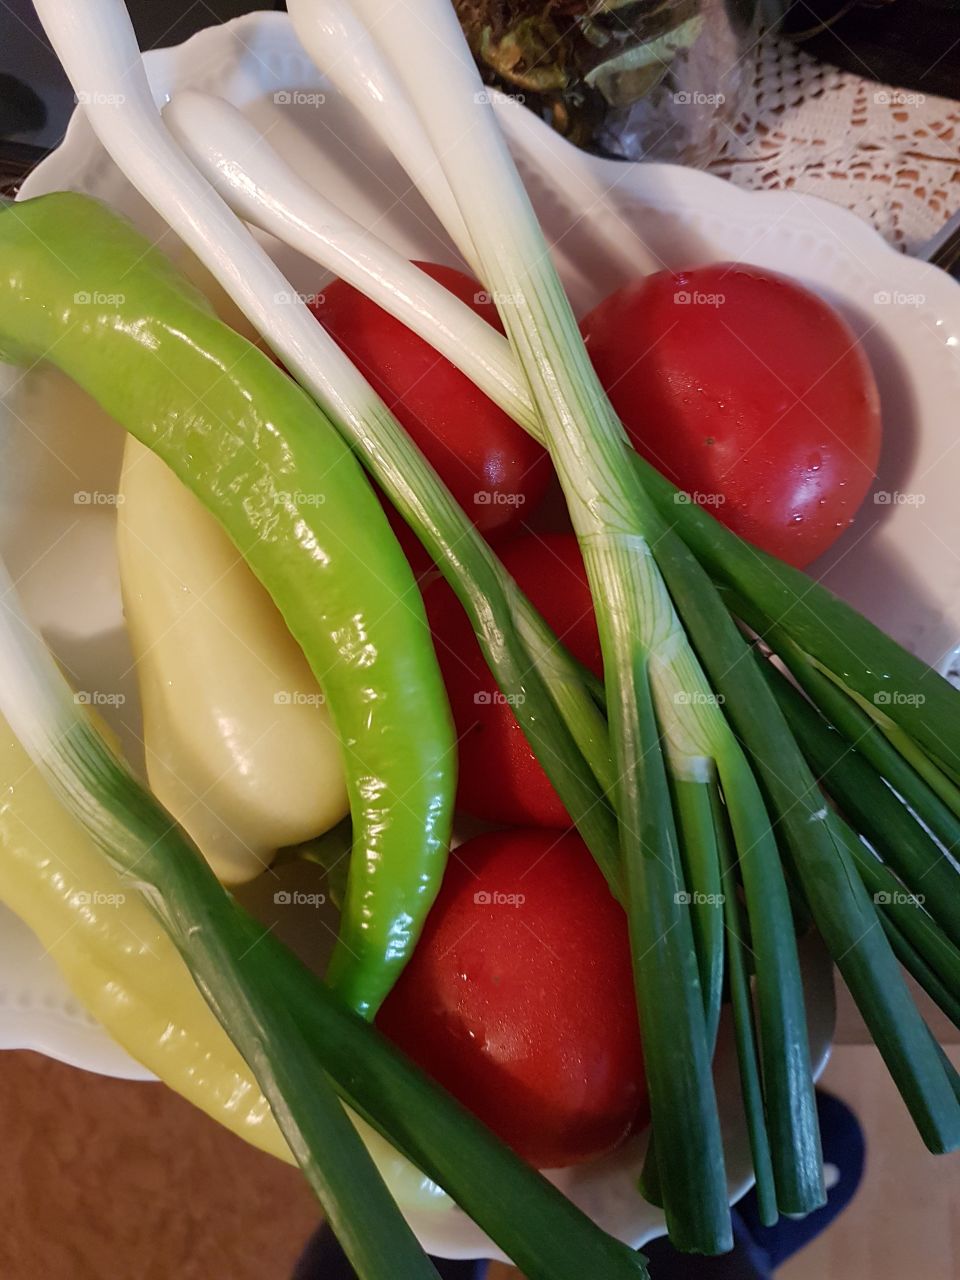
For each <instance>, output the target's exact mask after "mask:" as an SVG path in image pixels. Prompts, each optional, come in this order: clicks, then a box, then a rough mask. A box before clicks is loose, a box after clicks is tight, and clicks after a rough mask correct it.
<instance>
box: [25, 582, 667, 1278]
mask: <svg viewBox="0 0 960 1280" xmlns="http://www.w3.org/2000/svg"><path fill="white" fill-rule="evenodd" d="M0 597H2V599H3V608H2V609H0V675H2V679H0V711H2V713H3V714H4V715H5V716H6V718H7V720H8V721H9V723H10V725H11V727H12V729H13V730H14V732H15V733H16V734H17V736H18V738H19V739H20V741H21V742H22V743H23V745H24V747H25V748H26V750H27V751H28V753H29V754H30V756H31V757H32V758H33V759H34V761H35V762H36V764H37V765H38V766H39V767H40V768H41V769H42V770H43V772H44V774H45V776H46V777H47V778H48V780H49V781H50V783H51V785H52V786H53V788H54V790H55V791H56V793H57V795H58V796H59V798H60V799H61V800H62V802H63V803H64V805H65V807H66V808H67V809H68V810H69V811H70V812H71V813H72V814H73V815H74V817H76V818H77V819H78V820H79V821H80V822H81V823H82V825H83V826H84V827H85V828H86V829H87V831H88V832H89V833H90V835H91V836H92V837H93V838H94V840H95V841H96V842H97V843H98V845H99V846H100V847H101V848H102V849H103V851H104V853H105V856H107V857H108V858H109V859H110V861H111V862H112V864H113V865H114V866H115V867H116V868H117V869H118V870H119V871H121V872H122V873H124V875H125V876H126V877H128V878H129V879H130V880H131V881H132V883H133V884H134V885H135V886H136V888H137V890H138V891H139V892H140V893H142V894H143V896H144V897H145V899H146V900H147V902H148V903H149V904H150V905H151V906H152V907H153V909H154V910H155V911H156V913H157V915H158V916H159V918H160V920H161V923H162V924H163V925H164V927H165V929H166V930H167V932H168V933H169V934H170V936H171V937H172V938H173V940H174V941H175V943H176V945H177V947H178V948H179V950H180V951H181V953H182V955H183V957H184V960H185V961H186V963H187V964H188V966H189V967H190V970H191V973H192V974H193V975H194V979H195V981H196V982H197V985H198V987H199V988H200V990H201V992H202V993H203V995H204V997H205V999H206V1000H207V1002H208V1003H209V1004H210V1007H211V1008H212V1010H213V1012H214V1013H215V1015H216V1016H217V1018H218V1020H219V1021H220V1022H221V1023H222V1025H223V1026H224V1028H225V1030H226V1031H227V1033H228V1035H230V1037H231V1039H232V1040H233V1041H234V1043H235V1044H236V1046H237V1048H238V1049H239V1050H240V1052H241V1053H242V1054H243V1056H244V1057H245V1059H246V1060H247V1062H248V1063H249V1064H250V1066H251V1069H252V1070H253V1071H254V1073H255V1075H256V1077H257V1080H258V1082H259V1084H260V1086H261V1088H262V1089H263V1090H264V1093H265V1095H266V1097H267V1098H268V1100H269V1102H270V1104H271V1107H272V1108H273V1110H274V1113H275V1115H276V1117H277V1120H278V1122H279V1124H280V1126H281V1128H282V1130H283V1132H284V1135H285V1136H286V1138H287V1140H288V1142H289V1143H290V1146H291V1149H292V1151H293V1152H294V1154H295V1156H296V1157H297V1159H298V1161H299V1162H300V1164H301V1166H302V1168H303V1169H304V1172H305V1174H306V1176H307V1178H308V1180H309V1181H310V1184H311V1186H312V1187H313V1188H314V1190H315V1191H316V1193H317V1195H318V1197H319V1198H320V1200H321V1203H322V1204H323V1205H324V1209H325V1211H326V1212H327V1214H328V1216H329V1218H330V1221H331V1223H332V1225H333V1226H334V1228H335V1230H336V1231H337V1233H338V1235H339V1236H340V1239H341V1242H342V1243H343V1245H344V1248H345V1251H346V1252H347V1254H348V1256H349V1257H350V1259H351V1261H352V1263H353V1265H354V1266H355V1268H356V1270H357V1272H358V1274H359V1275H360V1276H361V1277H363V1280H406V1278H407V1277H410V1278H411V1280H413V1278H414V1277H416V1278H418V1280H419V1278H421V1277H422V1278H423V1280H426V1278H427V1277H434V1280H436V1272H435V1270H434V1268H433V1266H432V1265H431V1264H430V1262H429V1260H428V1259H427V1258H426V1257H425V1255H424V1254H423V1252H422V1250H421V1249H420V1247H419V1245H418V1244H417V1242H416V1240H415V1238H414V1236H413V1235H412V1233H411V1232H410V1230H409V1228H408V1227H407V1225H406V1223H405V1222H404V1220H403V1218H402V1216H401V1215H400V1212H399V1210H398V1209H397V1206H396V1204H395V1203H394V1201H393V1200H392V1198H391V1197H390V1195H389V1193H388V1191H387V1190H386V1188H385V1186H384V1185H383V1182H382V1180H381V1178H380V1174H379V1173H378V1172H377V1170H376V1167H375V1166H374V1164H373V1162H372V1161H371V1159H370V1157H369V1156H368V1155H367V1152H366V1149H365V1148H364V1146H363V1144H362V1142H361V1140H360V1138H359V1136H358V1135H357V1133H356V1131H355V1129H354V1128H353V1126H352V1125H351V1124H350V1122H349V1120H348V1118H347V1116H346V1114H345V1113H344V1111H343V1109H342V1108H341V1107H340V1106H339V1105H338V1104H336V1103H335V1101H334V1100H333V1097H332V1095H331V1093H330V1084H329V1083H328V1077H329V1079H330V1080H331V1081H332V1083H333V1086H334V1088H335V1089H336V1091H337V1092H338V1093H339V1094H340V1096H341V1097H342V1098H343V1099H345V1100H346V1101H348V1102H350V1103H351V1104H354V1105H355V1109H356V1110H357V1111H358V1112H359V1113H360V1114H362V1115H363V1116H364V1117H365V1118H366V1119H368V1120H369V1121H370V1123H372V1124H374V1125H375V1126H376V1127H377V1128H378V1129H379V1130H380V1132H381V1133H383V1134H384V1135H385V1136H386V1137H388V1139H389V1140H390V1141H392V1142H394V1143H395V1145H396V1146H397V1147H398V1148H399V1149H400V1150H402V1151H404V1152H406V1153H409V1154H410V1156H411V1158H413V1159H414V1160H416V1161H417V1163H418V1164H419V1165H420V1167H421V1168H422V1169H424V1171H426V1172H427V1173H428V1174H429V1175H430V1176H431V1177H433V1178H434V1179H435V1181H437V1182H438V1183H439V1184H440V1185H441V1186H443V1187H444V1189H445V1190H447V1191H448V1192H449V1193H450V1194H451V1195H452V1196H453V1197H454V1198H455V1199H456V1201H457V1203H458V1204H459V1205H460V1206H461V1208H463V1209H464V1210H465V1211H466V1212H467V1213H470V1214H471V1215H472V1216H473V1217H474V1218H475V1220H476V1221H477V1223H478V1224H479V1225H480V1226H481V1227H482V1228H483V1229H484V1230H486V1231H487V1232H489V1234H490V1235H491V1236H492V1237H493V1238H494V1239H495V1240H496V1241H497V1242H498V1243H499V1244H500V1246H501V1247H502V1248H503V1249H505V1250H506V1251H507V1252H508V1253H510V1254H511V1256H513V1257H514V1258H515V1259H516V1260H517V1261H518V1262H519V1263H520V1264H521V1265H522V1266H523V1267H524V1270H525V1271H526V1272H527V1273H528V1275H529V1276H530V1277H531V1280H582V1278H583V1277H584V1276H589V1275H596V1276H600V1275H602V1276H604V1277H609V1280H643V1277H645V1276H646V1269H645V1267H644V1264H643V1258H642V1256H641V1255H640V1254H637V1253H635V1252H634V1251H633V1250H631V1249H629V1248H627V1247H626V1246H625V1245H622V1244H619V1243H618V1242H617V1241H615V1240H613V1239H612V1238H611V1237H610V1236H608V1235H606V1234H605V1233H604V1232H602V1231H601V1230H600V1229H599V1228H598V1227H595V1226H594V1225H593V1223H592V1222H590V1220H589V1219H588V1218H587V1217H586V1216H585V1215H583V1214H582V1213H581V1212H580V1210H578V1209H577V1208H576V1207H575V1206H574V1205H573V1204H572V1203H571V1202H570V1201H568V1200H567V1199H566V1198H565V1197H564V1196H563V1195H562V1194H561V1193H560V1192H559V1191H557V1190H556V1189H555V1188H554V1187H553V1186H552V1185H551V1184H550V1183H548V1182H547V1181H546V1180H545V1179H544V1178H543V1177H542V1176H541V1175H540V1174H538V1173H537V1172H536V1171H535V1170H533V1169H532V1168H530V1167H529V1166H528V1165H526V1164H524V1163H523V1162H522V1161H521V1160H519V1159H518V1158H517V1157H516V1156H514V1155H513V1154H512V1153H511V1152H510V1151H509V1150H508V1149H507V1148H506V1147H504V1146H503V1144H502V1143H500V1142H499V1141H498V1140H497V1139H496V1138H494V1136H493V1135H492V1134H491V1133H490V1132H489V1131H488V1130H487V1129H485V1128H484V1126H483V1125H482V1124H480V1122H479V1121H477V1120H476V1119H474V1118H473V1117H472V1116H471V1115H470V1114H469V1113H468V1112H466V1111H465V1110H464V1109H463V1108H462V1107H461V1106H460V1105H459V1104H458V1103H456V1102H454V1100H453V1099H452V1098H450V1097H449V1095H447V1094H446V1093H444V1092H443V1090H441V1089H439V1088H438V1087H437V1086H435V1085H433V1084H432V1083H431V1082H430V1081H429V1080H427V1079H426V1077H424V1076H423V1075H422V1073H421V1072H420V1071H419V1070H418V1069H417V1068H415V1067H414V1066H413V1065H412V1064H411V1063H409V1062H408V1061H406V1060H405V1059H404V1058H403V1057H402V1055H401V1054H399V1053H398V1052H397V1051H395V1050H393V1049H392V1048H391V1047H390V1046H389V1045H388V1044H387V1043H386V1041H384V1040H383V1039H382V1037H381V1036H380V1035H379V1033H378V1032H376V1031H375V1030H374V1029H373V1028H372V1027H370V1026H369V1025H368V1024H367V1023H366V1022H365V1021H364V1020H363V1019H362V1018H360V1017H358V1016H357V1015H355V1014H353V1013H352V1012H350V1011H349V1010H347V1009H346V1008H345V1007H344V1006H343V1005H341V1004H340V1003H339V1001H338V1000H337V998H336V997H335V996H334V995H333V993H332V992H331V991H330V990H329V989H328V988H327V987H325V986H324V985H323V984H322V983H321V982H320V981H319V980H318V979H317V978H316V977H315V976H313V975H312V974H310V973H309V972H308V970H306V969H305V968H304V967H303V966H302V965H301V964H300V962H299V961H298V960H297V959H296V957H295V956H294V955H293V954H292V953H291V952H290V951H289V950H288V949H287V948H286V947H284V946H283V944H281V943H280V942H278V941H277V940H276V939H275V938H274V937H273V936H272V934H271V933H270V932H269V931H268V930H264V929H263V927H262V926H260V925H259V924H257V923H256V922H255V921H253V920H251V919H250V917H249V916H247V915H246V914H245V913H244V912H243V911H241V909H240V908H239V907H238V906H237V905H236V904H235V903H234V902H233V900H232V899H231V897H230V895H229V894H228V893H227V892H226V890H225V889H224V888H223V887H222V886H221V885H220V884H219V882H218V881H217V879H216V877H215V876H214V875H213V872H212V871H211V870H210V869H209V867H208V866H207V864H206V862H205V861H204V860H203V858H202V856H201V855H200V853H199V852H198V851H197V849H196V848H195V846H194V845H193V844H192V843H191V842H190V840H189V838H188V837H187V836H186V835H185V833H184V832H183V831H181V829H180V828H179V827H177V826H176V824H175V823H174V822H173V821H172V820H171V819H170V817H169V815H168V814H167V813H165V812H164V810H163V809H161V808H160V806H159V805H158V804H157V802H156V801H155V800H154V799H153V797H152V796H151V795H150V794H149V793H148V792H146V791H144V790H143V788H142V787H141V786H140V784H139V783H138V782H137V781H136V780H135V779H134V778H133V777H132V775H131V774H129V773H128V772H127V770H126V768H125V767H124V766H123V765H122V764H121V763H120V761H119V760H118V759H117V757H116V756H115V755H114V754H113V753H112V751H111V750H110V749H109V748H108V747H107V746H106V744H105V743H104V742H103V740H102V739H101V738H100V736H99V734H98V733H97V732H96V730H95V728H94V727H93V724H92V722H91V721H90V720H89V719H88V717H87V716H86V713H85V712H84V711H83V710H82V708H81V707H79V706H78V705H77V704H76V703H75V701H74V699H73V696H72V694H71V692H70V690H69V688H68V686H67V684H66V682H65V680H64V679H63V676H62V675H61V674H60V672H59V670H58V668H57V667H56V664H55V663H54V661H53V659H52V658H51V656H50V654H49V653H48V652H47V650H46V649H45V647H44V645H43V642H42V641H41V640H40V638H39V636H38V635H37V634H36V632H35V631H34V630H33V629H32V628H31V627H30V626H29V624H28V623H27V622H26V620H25V619H24V617H23V615H22V613H21V612H20V609H19V604H18V602H17V600H16V597H15V594H14V590H13V587H12V584H11V583H10V580H9V577H8V575H7V574H6V571H5V569H3V568H2V566H0Z"/></svg>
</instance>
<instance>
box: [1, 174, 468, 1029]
mask: <svg viewBox="0 0 960 1280" xmlns="http://www.w3.org/2000/svg"><path fill="white" fill-rule="evenodd" d="M0 360H6V361H10V362H13V363H19V364H24V363H29V364H33V363H34V362H36V361H39V360H49V361H50V362H51V363H53V364H55V365H57V366H58V367H59V368H60V369H62V370H63V371H64V372H65V373H66V374H68V375H69V376H70V377H72V378H73V379H74V380H75V381H76V382H77V383H79V384H80V386H81V387H83V388H84V389H85V390H86V391H87V392H88V393H89V394H90V395H92V396H93V398H94V399H95V400H96V401H97V402H98V403H99V404H100V405H102V406H103V408H104V409H106V410H107V412H109V413H110V414H112V415H113V417H114V418H116V419H117V421H118V422H120V423H121V424H122V425H123V426H124V427H125V428H126V429H127V430H128V431H130V432H131V433H132V434H133V435H135V436H136V437H137V438H138V439H139V440H141V441H142V442H143V443H144V444H145V445H147V446H148V447H149V448H151V449H152V450H154V451H155V452H156V453H157V454H158V455H159V456H160V457H161V458H163V460H164V461H165V462H166V463H167V464H168V465H169V466H170V467H171V469H172V470H173V471H174V472H175V473H176V474H177V475H178V476H179V477H180V479H181V480H182V481H183V482H184V483H185V484H186V485H187V486H188V487H189V488H190V489H191V490H192V491H193V492H194V493H195V494H196V495H197V497H198V498H199V499H200V500H201V501H202V502H203V503H204V504H205V506H206V507H207V508H208V509H209V510H210V511H211V512H212V513H213V514H214V515H215V516H216V517H217V519H218V520H219V521H220V523H221V524H222V525H223V527H224V529H225V530H226V532H227V533H228V534H229V536H230V538H231V539H232V540H233V542H234V544H235V545H236V547H237V549H238V551H239V552H240V553H241V554H242V555H243V556H244V557H245V558H246V560H247V562H248V563H249V565H250V567H251V568H252V569H253V571H254V573H255V574H256V575H257V577H258V578H259V579H260V580H261V581H262V583H263V585H264V586H265V587H266V589H267V591H268V592H269V593H270V595H271V596H272V598H273V600H274V601H275V603H276V605H277V607H278V608H279V610H280V612H281V613H282V614H283V617H284V619H285V620H286V623H287V625H288V627H289V628H290V631H291V633H292V634H293V636H294V637H295V639H296V640H297V641H298V643H299V644H300V646H301V647H302V649H303V651H304V653H305V655H306V657H307V660H308V662H309V663H310V666H311V668H312V670H313V672H314V674H315V675H316V677H317V680H318V681H319V682H320V684H321V685H322V687H323V689H324V690H325V692H326V697H327V701H328V705H329V707H330V710H331V713H332V715H333V719H334V723H335V724H336V727H337V731H338V733H339V736H340V740H341V743H342V748H343V752H344V761H345V769H346V773H347V782H348V791H349V796H350V808H351V815H352V820H353V831H354V843H353V852H352V855H351V863H350V877H349V887H348V891H347V897H346V902H345V904H344V910H343V913H342V917H341V929H340V936H339V939H338V942H337V947H336V950H335V952H334V955H333V958H332V961H331V967H330V971H329V974H328V977H329V980H330V981H331V983H332V984H333V985H334V986H335V987H336V988H337V990H338V991H339V992H340V993H341V995H342V996H343V998H344V999H345V1000H346V1001H347V1002H348V1003H350V1004H351V1005H352V1006H353V1007H354V1008H355V1009H357V1010H358V1011H359V1012H361V1013H363V1014H364V1015H366V1016H368V1017H372V1016H373V1014H374V1013H375V1012H376V1010H377V1008H378V1007H379V1004H380V1003H381V1001H382V1000H383V998H384V997H385V996H386V994H387V993H388V991H389V990H390V987H391V986H392V984H393V982H394V980H395V979H396V977H397V975H398V974H399V972H400V970H401V968H402V967H403V964H404V963H405V961H406V959H407V957H408V956H409V955H410V952H411V950H412V948H413V946H414V945H415V943H416V940H417V937H418V936H419V932H420V928H421V925H422V923H423V920H424V918H425V917H426V914H427V911H428V910H429V908H430V905H431V903H432V902H433V898H434V896H435V894H436V891H437V888H438V887H439V883H440V878H441V876H442V873H443V866H444V861H445V857H446V850H447V847H448V841H449V833H450V819H451V811H452V804H453V789H454V770H455V753H454V738H453V730H452V726H451V721H450V714H449V708H448V706H447V701H446V697H445V693H444V688H443V684H442V682H441V678H440V674H439V671H438V668H437V663H436V658H435V655H434V652H433V648H432V644H431V640H430V632H429V629H428V626H427V622H426V618H425V615H424V611H423V605H422V601H421V599H420V595H419V593H418V591H417V587H416V584H415V582H414V579H413V576H412V573H411V571H410V568H409V565H408V564H407V562H406V559H405V558H404V556H403V553H402V552H401V551H400V548H399V546H398V544H397V542H396V539H395V538H394V537H393V535H392V533H391V532H390V529H389V526H388V524H387V521H386V517H385V515H384V513H383V510H382V508H381V507H380V504H379V502H378V501H377V498H376V496H375V495H374V493H373V490H372V489H371V488H370V486H369V484H368V483H367V481H366V479H365V478H364V476H363V473H362V472H361V470H360V467H359V464H358V463H357V462H356V460H355V459H354V457H353V455H352V454H351V453H350V452H349V450H348V448H347V447H346V445H345V444H344V443H343V442H342V441H341V439H340V437H339V436H338V435H337V433H336V431H335V430H334V428H333V427H332V426H331V424H330V423H329V421H328V420H327V418H326V417H325V416H324V415H323V413H322V412H321V410H320V409H318V408H317V406H316V405H315V404H314V403H313V401H311V400H310V399H309V398H308V397H307V396H306V395H305V394H304V393H303V392H302V391H301V390H300V388H299V387H298V386H297V385H296V384H295V383H294V382H293V381H292V380H291V379H290V378H288V377H287V376H286V374H284V373H283V372H282V371H281V370H280V369H279V368H278V367H277V366H276V365H275V364H274V363H273V361H272V360H271V359H270V358H269V357H268V356H266V355H265V354H264V353H263V352H262V351H259V350H258V349H257V348H256V347H254V346H253V345H252V344H251V343H249V342H248V341H247V340H246V339H245V338H242V337H241V336H240V335H239V334H237V333H235V332H234V331H233V330H232V329H230V328H228V327H227V326H226V325H225V324H223V323H222V322H221V321H219V320H218V319H217V318H216V317H215V316H214V315H213V314H212V312H211V310H210V307H209V306H208V304H207V303H206V301H205V299H204V298H203V297H202V296H201V295H200V294H199V293H197V292H196V291H195V290H194V289H193V288H192V286H190V285H189V284H187V283H186V282H185V281H184V280H182V279H181V278H180V277H179V275H178V274H177V273H176V271H175V269H174V268H173V266H172V265H171V264H170V262H169V261H168V260H167V259H166V258H165V257H164V256H163V255H162V254H161V253H159V252H158V251H157V250H155V249H154V248H153V247H152V246H151V245H150V244H148V242H147V241H146V240H144V239H143V237H142V236H141V235H140V234H139V233H138V232H136V231H135V230H134V229H133V227H131V226H130V225H129V224H128V223H127V222H126V221H125V220H123V219H122V218H120V217H118V216H117V215H116V214H114V213H112V212H111V211H109V210H108V209H106V208H105V207H104V206H103V205H101V204H99V203H98V202H97V201H94V200H92V199H89V198H88V197H85V196H81V195H76V194H73V193H68V192H62V193H58V194H56V195H50V196H43V197H41V198H39V199H36V200H30V201H25V202H23V203H20V204H14V205H11V206H9V207H8V208H6V209H4V210H3V211H2V212H0Z"/></svg>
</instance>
